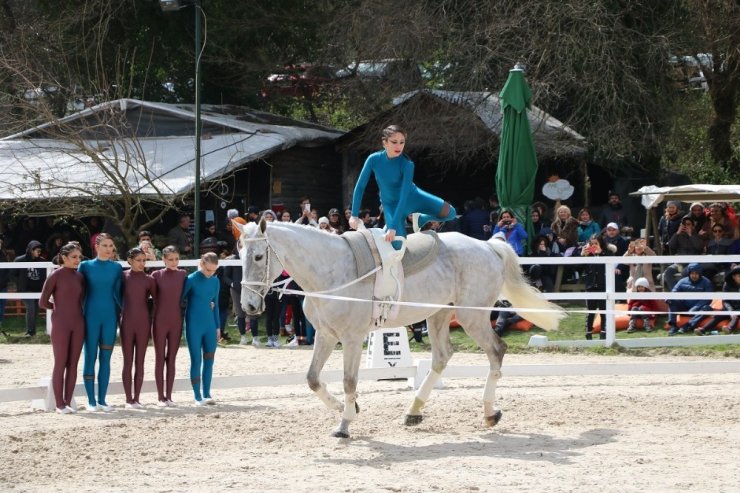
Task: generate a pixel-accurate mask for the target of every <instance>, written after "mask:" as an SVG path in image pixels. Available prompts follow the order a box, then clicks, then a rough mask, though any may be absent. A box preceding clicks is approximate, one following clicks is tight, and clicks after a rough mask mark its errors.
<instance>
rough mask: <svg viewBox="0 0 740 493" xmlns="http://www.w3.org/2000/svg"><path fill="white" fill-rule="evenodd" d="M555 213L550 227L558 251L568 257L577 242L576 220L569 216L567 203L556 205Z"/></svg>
mask: <svg viewBox="0 0 740 493" xmlns="http://www.w3.org/2000/svg"><path fill="white" fill-rule="evenodd" d="M557 215H558V217H557V219H555V221H553V223H552V225H551V226H550V229H551V230H552V232H553V234H554V235H555V238H556V240H555V241H557V242H558V245H559V246H560V251H561V252H562V253H563V255H564V256H566V257H569V256H570V255H572V254H573V250H574V249H575V247H576V244H577V243H578V221H577V220H576V218H574V217H573V216H571V213H570V207H568V206H567V205H561V206H560V207H558V212H557ZM569 249H570V250H569Z"/></svg>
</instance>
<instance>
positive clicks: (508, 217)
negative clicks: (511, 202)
mask: <svg viewBox="0 0 740 493" xmlns="http://www.w3.org/2000/svg"><path fill="white" fill-rule="evenodd" d="M498 232H501V233H503V234H504V235H505V236H506V242H507V243H508V244H509V245H511V247H512V248H513V249H514V251H515V252H516V254H517V255H519V256H520V257H521V256H523V255H524V244H525V242H526V241H527V237H528V235H527V230H525V229H524V226H522V225H521V224H520V223H519V222H518V221H517V220H516V216H515V215H514V213H513V212H511V211H510V210H508V209H504V210H502V211H501V214H500V215H499V220H498V222H497V223H496V227H495V228H494V230H493V234H496V233H498Z"/></svg>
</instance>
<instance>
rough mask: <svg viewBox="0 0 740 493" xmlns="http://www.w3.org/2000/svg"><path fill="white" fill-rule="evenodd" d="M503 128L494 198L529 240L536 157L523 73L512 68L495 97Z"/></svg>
mask: <svg viewBox="0 0 740 493" xmlns="http://www.w3.org/2000/svg"><path fill="white" fill-rule="evenodd" d="M499 99H500V101H501V110H502V111H503V113H504V124H503V129H502V131H501V147H500V148H499V153H498V169H497V170H496V194H497V195H498V200H499V203H500V204H501V207H502V208H506V209H511V210H512V211H513V212H514V214H515V215H516V218H517V221H519V222H520V223H521V224H523V225H525V227H526V230H527V234H528V235H529V240H528V241H527V245H526V246H525V251H527V252H529V250H530V249H529V244H530V243H531V240H532V236H533V233H534V231H533V229H532V217H531V214H530V208H531V205H532V201H533V200H534V180H535V177H536V176H537V154H536V152H535V149H534V142H533V141H532V132H531V130H530V127H529V118H527V108H529V106H530V100H531V99H532V91H530V90H529V86H528V85H527V82H526V81H525V80H524V71H523V70H522V69H520V68H513V69H512V70H510V71H509V78H508V79H507V81H506V84H505V85H504V88H503V89H502V90H501V94H500V96H499Z"/></svg>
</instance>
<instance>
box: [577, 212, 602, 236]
mask: <svg viewBox="0 0 740 493" xmlns="http://www.w3.org/2000/svg"><path fill="white" fill-rule="evenodd" d="M597 233H601V226H599V223H597V222H595V221H594V220H593V217H591V211H589V210H588V209H586V208H585V207H584V208H583V209H581V210H580V211H579V212H578V243H587V242H588V239H589V238H591V236H592V235H594V234H597Z"/></svg>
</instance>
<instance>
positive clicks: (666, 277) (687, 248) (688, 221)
mask: <svg viewBox="0 0 740 493" xmlns="http://www.w3.org/2000/svg"><path fill="white" fill-rule="evenodd" d="M668 248H669V249H670V251H671V252H672V253H673V254H674V255H702V254H703V253H704V240H703V239H702V238H701V237H700V236H699V235H695V234H694V219H693V218H692V217H691V216H690V215H688V216H684V217H683V218H682V219H681V225H680V226H679V227H678V230H677V231H676V233H675V234H674V235H673V236H672V237H671V239H670V241H668ZM682 271H683V265H681V264H671V265H669V266H668V267H666V269H665V270H664V271H663V274H662V277H661V279H662V282H663V287H664V289H663V290H664V291H673V287H674V286H675V285H676V283H677V282H678V280H677V279H676V274H678V273H679V272H682ZM686 275H688V273H687V274H686ZM682 277H683V276H682Z"/></svg>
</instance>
